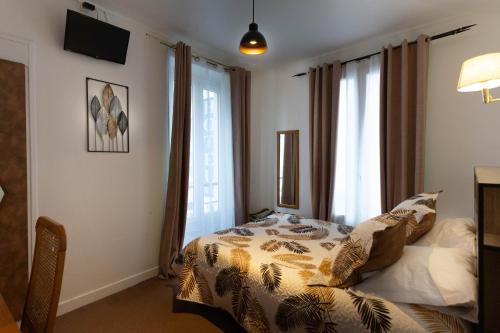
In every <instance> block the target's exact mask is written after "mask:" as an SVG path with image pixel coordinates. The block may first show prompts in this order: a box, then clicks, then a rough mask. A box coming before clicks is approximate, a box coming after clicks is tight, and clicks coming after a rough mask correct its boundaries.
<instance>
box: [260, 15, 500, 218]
mask: <svg viewBox="0 0 500 333" xmlns="http://www.w3.org/2000/svg"><path fill="white" fill-rule="evenodd" d="M473 23H477V24H478V26H477V27H475V28H474V29H473V30H471V31H469V32H466V33H463V34H460V35H457V36H454V37H448V38H445V39H441V40H438V41H434V42H432V45H431V50H430V64H429V66H430V68H429V95H428V111H427V136H426V166H425V177H426V180H425V189H426V190H436V189H444V190H445V193H443V195H442V196H441V197H440V200H439V214H440V216H441V217H443V216H470V217H472V216H473V166H474V165H500V130H499V126H500V103H498V104H493V105H488V106H486V105H483V104H482V102H481V96H480V94H479V93H469V94H460V93H458V92H457V91H456V85H457V80H458V75H459V71H460V65H461V63H462V62H463V61H464V60H465V59H467V58H470V57H472V56H475V55H479V54H483V53H487V52H499V51H500V39H499V38H498V31H500V12H499V11H498V9H496V10H490V11H488V10H479V11H478V12H476V13H469V14H467V15H464V16H461V17H454V18H450V19H447V20H442V21H441V22H438V23H433V24H428V25H424V26H420V27H415V28H414V29H410V30H407V31H400V32H395V33H392V34H389V35H384V36H378V37H375V38H371V39H368V40H365V41H361V42H359V43H355V44H353V45H350V46H348V47H345V48H343V49H340V50H336V51H334V52H331V53H329V54H325V55H323V56H319V57H316V58H311V59H304V60H300V61H296V62H293V63H288V64H284V65H282V66H280V67H276V68H272V69H266V70H262V71H258V72H254V73H253V77H252V92H253V96H252V133H251V134H252V158H251V161H252V164H251V170H252V171H251V172H252V189H251V210H252V211H255V210H258V209H260V208H262V207H275V205H276V199H275V192H276V189H275V187H276V185H275V184H276V181H275V177H276V171H275V169H276V167H275V166H276V147H275V145H276V144H275V135H276V131H278V130H290V129H299V130H300V140H301V141H300V160H301V164H300V209H299V210H298V213H299V214H302V215H305V216H311V214H312V213H311V203H310V181H309V179H310V173H309V172H310V171H309V121H308V105H309V99H308V78H307V76H303V77H300V78H292V75H294V74H296V73H298V72H304V71H307V69H308V67H309V66H314V65H317V64H321V63H323V62H332V61H333V60H334V59H340V60H346V59H351V58H356V57H359V56H363V55H365V54H369V53H372V52H376V51H378V50H379V49H380V48H381V46H382V45H387V44H389V43H392V44H393V45H397V44H399V43H400V42H401V40H403V39H404V38H407V39H408V40H413V39H415V37H416V36H418V34H419V33H426V34H428V35H433V34H436V33H440V32H443V31H448V30H451V29H454V28H457V27H460V26H464V25H467V24H473ZM332 33H342V32H341V31H339V32H332ZM496 94H497V95H500V90H498V91H496ZM280 210H282V209H280Z"/></svg>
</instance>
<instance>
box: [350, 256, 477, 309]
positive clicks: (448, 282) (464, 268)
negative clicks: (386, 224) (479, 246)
mask: <svg viewBox="0 0 500 333" xmlns="http://www.w3.org/2000/svg"><path fill="white" fill-rule="evenodd" d="M471 259H472V258H471V255H470V253H467V252H466V251H464V250H463V249H458V248H441V247H424V246H405V248H404V253H403V256H402V257H401V259H399V261H397V262H396V263H394V264H393V265H391V266H389V267H387V268H385V269H383V270H381V271H380V272H377V273H376V274H373V275H371V276H370V277H369V278H368V279H367V280H365V281H363V282H362V283H360V284H358V285H356V286H354V289H355V290H360V291H362V292H364V293H369V294H375V295H377V296H380V297H382V298H385V299H387V300H389V301H392V302H398V303H410V304H422V305H430V306H436V307H449V306H460V307H462V308H469V309H474V308H476V307H477V279H476V277H475V276H474V274H472V273H471V272H470V266H469V261H470V260H471Z"/></svg>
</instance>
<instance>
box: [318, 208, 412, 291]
mask: <svg viewBox="0 0 500 333" xmlns="http://www.w3.org/2000/svg"><path fill="white" fill-rule="evenodd" d="M414 213H415V212H414V211H410V210H398V211H395V212H391V213H386V214H382V215H380V216H377V217H374V218H372V219H369V220H367V221H365V222H363V223H361V224H359V225H357V226H356V227H355V228H354V230H353V231H352V232H351V233H350V235H349V236H348V237H347V238H346V239H345V240H344V241H343V242H342V243H341V244H340V246H337V247H335V248H334V251H333V252H332V261H333V267H332V277H331V279H330V281H329V283H328V284H329V285H330V286H332V287H338V288H347V287H349V286H352V285H354V284H356V283H359V282H361V274H362V273H366V272H371V271H375V270H379V269H382V268H384V267H386V266H389V265H391V264H393V263H394V262H395V261H397V260H398V259H399V258H400V257H401V255H402V254H403V247H404V245H405V231H406V224H407V223H408V221H410V220H411V219H414ZM318 282H319V281H318Z"/></svg>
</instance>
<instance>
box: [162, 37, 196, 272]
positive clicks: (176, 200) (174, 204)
mask: <svg viewBox="0 0 500 333" xmlns="http://www.w3.org/2000/svg"><path fill="white" fill-rule="evenodd" d="M172 118H173V119H172V133H171V136H172V137H171V148H170V162H169V163H170V164H169V172H168V187H167V202H166V208H165V221H164V223H163V233H162V240H161V247H160V269H161V274H163V275H165V276H167V275H168V274H173V271H172V270H171V265H172V262H173V261H174V259H175V257H176V256H177V255H178V253H179V251H180V250H181V249H182V242H183V239H184V231H185V226H186V214H187V201H188V185H189V144H190V142H189V141H190V135H191V47H190V46H188V45H186V44H184V43H182V42H179V43H177V45H176V49H175V85H174V105H173V116H172Z"/></svg>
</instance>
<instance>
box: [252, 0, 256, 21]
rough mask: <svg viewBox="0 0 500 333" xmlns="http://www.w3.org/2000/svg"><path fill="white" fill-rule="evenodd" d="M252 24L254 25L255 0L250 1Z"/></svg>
mask: <svg viewBox="0 0 500 333" xmlns="http://www.w3.org/2000/svg"><path fill="white" fill-rule="evenodd" d="M252 23H255V0H252Z"/></svg>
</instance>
